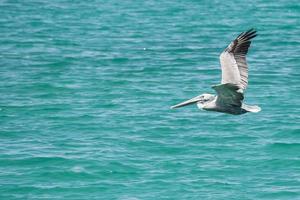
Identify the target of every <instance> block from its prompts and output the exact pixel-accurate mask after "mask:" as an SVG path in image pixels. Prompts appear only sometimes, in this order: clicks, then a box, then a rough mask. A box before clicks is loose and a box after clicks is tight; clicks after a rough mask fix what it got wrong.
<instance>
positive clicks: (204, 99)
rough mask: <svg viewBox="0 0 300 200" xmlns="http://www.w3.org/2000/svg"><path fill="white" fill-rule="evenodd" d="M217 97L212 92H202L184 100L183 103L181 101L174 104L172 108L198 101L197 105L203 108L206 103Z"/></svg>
mask: <svg viewBox="0 0 300 200" xmlns="http://www.w3.org/2000/svg"><path fill="white" fill-rule="evenodd" d="M214 99H215V96H214V95H212V94H201V95H199V96H196V97H194V98H192V99H190V100H187V101H184V102H182V103H179V104H177V105H175V106H172V107H171V108H172V109H173V108H179V107H183V106H187V105H191V104H194V103H197V106H198V107H199V108H203V106H204V105H206V104H207V103H209V102H211V101H213V100H214Z"/></svg>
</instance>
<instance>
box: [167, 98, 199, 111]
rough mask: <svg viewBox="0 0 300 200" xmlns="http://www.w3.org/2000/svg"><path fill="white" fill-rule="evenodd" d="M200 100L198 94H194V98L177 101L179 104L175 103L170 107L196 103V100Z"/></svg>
mask: <svg viewBox="0 0 300 200" xmlns="http://www.w3.org/2000/svg"><path fill="white" fill-rule="evenodd" d="M200 100H201V97H200V96H196V97H194V98H192V99H190V100H187V101H184V102H182V103H179V104H177V105H175V106H171V109H174V108H179V107H183V106H187V105H190V104H193V103H196V102H198V101H200Z"/></svg>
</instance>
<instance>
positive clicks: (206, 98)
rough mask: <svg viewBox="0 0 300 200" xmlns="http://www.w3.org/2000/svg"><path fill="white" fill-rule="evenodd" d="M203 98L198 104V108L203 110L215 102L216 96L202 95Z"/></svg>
mask: <svg viewBox="0 0 300 200" xmlns="http://www.w3.org/2000/svg"><path fill="white" fill-rule="evenodd" d="M200 96H201V97H202V98H201V100H200V101H198V102H197V106H198V108H203V107H204V106H205V105H206V104H207V103H209V102H211V101H213V100H214V99H215V96H214V95H212V94H206V93H204V94H201V95H200Z"/></svg>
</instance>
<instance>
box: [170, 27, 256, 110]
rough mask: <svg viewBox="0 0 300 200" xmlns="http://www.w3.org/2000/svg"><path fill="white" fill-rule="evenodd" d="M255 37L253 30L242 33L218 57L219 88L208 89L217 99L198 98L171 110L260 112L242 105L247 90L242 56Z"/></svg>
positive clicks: (246, 74) (246, 71) (245, 71)
mask: <svg viewBox="0 0 300 200" xmlns="http://www.w3.org/2000/svg"><path fill="white" fill-rule="evenodd" d="M254 37H256V30H254V29H250V30H248V31H246V32H242V33H241V34H240V35H238V36H237V37H236V39H235V40H233V41H232V42H231V43H230V44H229V45H228V47H227V48H226V49H225V50H224V51H223V52H222V53H221V55H220V63H221V69H222V80H221V84H218V85H214V86H212V88H213V89H214V90H215V91H216V93H217V95H216V96H215V95H212V94H201V95H199V96H196V97H194V98H192V99H190V100H187V101H184V102H182V103H179V104H177V105H174V106H172V107H171V108H172V109H173V108H179V107H183V106H187V105H191V104H194V103H196V104H197V107H198V108H199V109H203V110H207V111H216V112H222V113H228V114H232V115H241V114H244V113H247V112H254V113H257V112H259V111H261V108H260V107H259V106H253V105H246V104H244V103H243V100H244V91H245V90H246V88H247V86H248V65H247V62H246V55H247V52H248V49H249V47H250V44H251V39H253V38H254Z"/></svg>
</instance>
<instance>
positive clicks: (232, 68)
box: [220, 29, 256, 90]
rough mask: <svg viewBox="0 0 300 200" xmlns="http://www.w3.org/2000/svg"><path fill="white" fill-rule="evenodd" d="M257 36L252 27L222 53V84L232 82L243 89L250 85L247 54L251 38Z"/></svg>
mask: <svg viewBox="0 0 300 200" xmlns="http://www.w3.org/2000/svg"><path fill="white" fill-rule="evenodd" d="M255 36H256V31H255V30H254V29H250V30H248V31H246V32H243V33H241V34H240V35H239V36H238V37H237V38H236V39H235V40H233V41H232V42H231V43H230V44H229V46H228V47H227V48H226V49H225V50H224V51H223V52H222V53H221V55H220V62H221V67H222V82H221V83H222V84H226V83H232V84H235V85H237V86H238V87H239V88H241V89H243V90H244V89H246V88H247V85H248V65H247V61H246V55H247V52H248V49H249V47H250V44H251V39H252V38H254V37H255Z"/></svg>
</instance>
